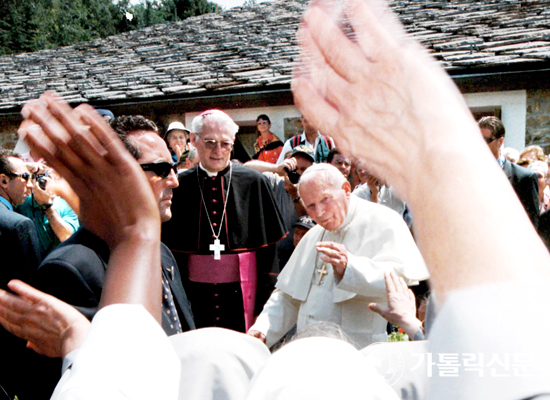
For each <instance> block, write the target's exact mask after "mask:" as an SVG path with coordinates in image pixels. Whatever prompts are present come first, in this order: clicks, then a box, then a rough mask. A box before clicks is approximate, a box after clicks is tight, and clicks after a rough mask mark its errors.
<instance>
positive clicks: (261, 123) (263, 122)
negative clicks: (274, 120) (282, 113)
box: [256, 121, 269, 125]
mask: <svg viewBox="0 0 550 400" xmlns="http://www.w3.org/2000/svg"><path fill="white" fill-rule="evenodd" d="M256 124H258V125H267V124H269V122H267V121H258V122H257V123H256Z"/></svg>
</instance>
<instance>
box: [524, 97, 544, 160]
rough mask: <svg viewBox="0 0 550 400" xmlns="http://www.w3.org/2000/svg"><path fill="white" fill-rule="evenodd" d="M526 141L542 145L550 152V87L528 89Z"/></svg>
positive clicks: (528, 143) (527, 143) (529, 143)
mask: <svg viewBox="0 0 550 400" xmlns="http://www.w3.org/2000/svg"><path fill="white" fill-rule="evenodd" d="M526 118H527V120H526V130H525V143H526V146H527V145H531V144H536V145H539V146H542V147H543V148H544V151H545V153H546V154H549V153H550V89H538V90H528V91H527V116H526Z"/></svg>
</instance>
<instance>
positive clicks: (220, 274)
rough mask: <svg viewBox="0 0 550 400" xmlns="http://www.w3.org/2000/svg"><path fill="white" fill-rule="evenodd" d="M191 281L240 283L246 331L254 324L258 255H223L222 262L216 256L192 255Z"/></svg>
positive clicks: (247, 253) (190, 264) (188, 267)
mask: <svg viewBox="0 0 550 400" xmlns="http://www.w3.org/2000/svg"><path fill="white" fill-rule="evenodd" d="M187 269H188V271H189V280H190V281H192V282H200V283H232V282H240V283H241V291H242V293H243V306H244V321H245V326H246V330H247V331H248V329H249V328H250V327H251V326H252V325H253V324H254V319H255V318H254V311H255V303H256V288H257V283H258V282H257V281H258V275H257V272H256V253H255V252H253V251H250V252H245V253H238V254H222V255H221V258H220V260H214V255H198V254H190V255H189V259H188V262H187Z"/></svg>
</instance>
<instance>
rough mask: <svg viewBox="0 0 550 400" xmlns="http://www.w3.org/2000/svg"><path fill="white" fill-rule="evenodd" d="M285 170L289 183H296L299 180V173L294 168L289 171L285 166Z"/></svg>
mask: <svg viewBox="0 0 550 400" xmlns="http://www.w3.org/2000/svg"><path fill="white" fill-rule="evenodd" d="M285 172H286V174H287V175H288V180H289V181H290V183H292V184H293V185H296V184H297V183H298V181H299V180H300V174H299V173H298V172H297V171H296V170H295V169H293V170H292V171H291V170H290V169H288V168H285Z"/></svg>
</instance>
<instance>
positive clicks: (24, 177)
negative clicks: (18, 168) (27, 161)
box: [6, 172, 31, 182]
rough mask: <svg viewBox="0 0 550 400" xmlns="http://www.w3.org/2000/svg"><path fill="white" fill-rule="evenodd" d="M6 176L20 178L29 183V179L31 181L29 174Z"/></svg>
mask: <svg viewBox="0 0 550 400" xmlns="http://www.w3.org/2000/svg"><path fill="white" fill-rule="evenodd" d="M6 175H8V176H14V177H16V178H21V179H23V180H24V181H27V182H28V181H29V179H31V174H29V173H28V172H25V173H23V174H6Z"/></svg>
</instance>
